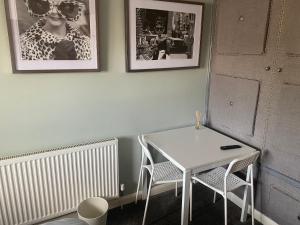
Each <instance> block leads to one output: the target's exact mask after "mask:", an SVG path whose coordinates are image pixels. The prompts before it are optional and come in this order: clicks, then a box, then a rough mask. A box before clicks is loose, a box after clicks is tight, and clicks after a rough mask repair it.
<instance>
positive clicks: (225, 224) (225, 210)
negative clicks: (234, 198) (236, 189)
mask: <svg viewBox="0 0 300 225" xmlns="http://www.w3.org/2000/svg"><path fill="white" fill-rule="evenodd" d="M224 225H227V195H225V196H224Z"/></svg>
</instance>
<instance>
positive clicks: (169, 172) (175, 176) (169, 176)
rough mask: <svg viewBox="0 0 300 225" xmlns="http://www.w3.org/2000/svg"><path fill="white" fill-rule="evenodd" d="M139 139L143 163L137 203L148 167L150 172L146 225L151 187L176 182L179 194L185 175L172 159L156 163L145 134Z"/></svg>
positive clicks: (144, 220) (145, 213) (143, 224)
mask: <svg viewBox="0 0 300 225" xmlns="http://www.w3.org/2000/svg"><path fill="white" fill-rule="evenodd" d="M138 141H139V143H140V145H141V147H142V163H141V168H140V173H139V180H138V186H137V192H136V200H135V202H136V203H137V201H138V194H139V190H140V183H141V182H142V185H141V186H143V174H144V169H146V170H147V171H148V172H149V173H150V181H149V188H148V193H147V199H146V205H145V211H144V217H143V223H142V225H145V222H146V215H147V209H148V203H149V197H150V193H151V188H152V187H153V186H154V185H158V184H165V183H176V187H175V195H176V196H177V183H178V182H182V179H183V175H182V172H181V171H180V170H179V169H178V168H177V167H176V166H175V165H174V164H173V163H171V162H170V161H167V162H161V163H154V161H153V159H152V156H151V153H150V151H149V149H148V148H147V144H146V142H145V139H144V136H138ZM145 157H146V158H145ZM145 159H148V160H149V162H150V164H145ZM190 202H191V201H190Z"/></svg>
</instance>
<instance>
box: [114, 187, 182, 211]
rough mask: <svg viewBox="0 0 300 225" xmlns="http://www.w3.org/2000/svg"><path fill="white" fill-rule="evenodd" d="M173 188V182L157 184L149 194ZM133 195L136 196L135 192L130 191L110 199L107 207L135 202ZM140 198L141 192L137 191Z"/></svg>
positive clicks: (156, 193) (152, 194)
mask: <svg viewBox="0 0 300 225" xmlns="http://www.w3.org/2000/svg"><path fill="white" fill-rule="evenodd" d="M179 186H180V185H179V184H178V187H179ZM173 189H175V184H173V183H171V184H161V185H157V186H154V187H153V188H152V190H151V196H154V195H158V194H161V193H163V192H166V191H170V190H173ZM135 196H136V193H131V194H128V195H124V196H121V197H120V198H118V199H111V200H109V208H110V209H113V208H117V207H120V206H122V205H127V204H130V203H133V202H135ZM141 198H142V192H139V196H138V199H139V200H140V199H141Z"/></svg>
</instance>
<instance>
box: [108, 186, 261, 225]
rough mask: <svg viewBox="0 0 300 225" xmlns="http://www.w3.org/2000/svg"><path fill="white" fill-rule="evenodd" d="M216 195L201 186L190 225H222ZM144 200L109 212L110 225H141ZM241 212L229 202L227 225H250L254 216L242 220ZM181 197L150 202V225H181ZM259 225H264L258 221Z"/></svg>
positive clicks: (171, 195)
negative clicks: (214, 198) (214, 197)
mask: <svg viewBox="0 0 300 225" xmlns="http://www.w3.org/2000/svg"><path fill="white" fill-rule="evenodd" d="M212 199H213V192H212V191H211V190H209V189H207V188H204V187H202V186H200V185H194V190H193V221H192V222H191V223H190V225H223V224H224V201H223V200H222V199H221V198H219V199H218V201H217V202H216V203H215V204H213V202H212ZM144 207H145V201H140V202H139V203H138V204H129V205H126V206H124V207H123V209H121V208H116V209H113V210H110V211H109V214H108V221H107V224H108V225H141V223H142V219H143V214H144ZM240 215H241V209H240V208H239V207H237V206H236V205H234V204H233V203H231V202H230V201H228V225H251V217H250V216H249V217H248V220H247V222H245V223H241V222H240V221H239V219H240ZM180 217H181V195H180V194H179V196H178V197H177V198H176V197H175V195H174V191H169V192H165V193H162V194H160V195H156V196H152V197H151V198H150V201H149V209H148V214H147V220H146V221H147V222H146V224H147V225H180ZM255 224H256V225H261V224H260V223H258V222H256V223H255Z"/></svg>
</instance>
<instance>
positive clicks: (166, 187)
mask: <svg viewBox="0 0 300 225" xmlns="http://www.w3.org/2000/svg"><path fill="white" fill-rule="evenodd" d="M173 189H175V185H174V184H162V185H158V186H156V187H153V189H152V191H151V196H153V195H157V194H161V193H163V192H166V191H170V190H173ZM141 196H142V195H141V193H139V197H138V198H139V199H141ZM228 199H229V200H230V201H232V202H233V203H234V204H236V205H237V206H239V207H242V203H243V200H242V199H241V198H239V197H238V196H237V195H235V194H232V193H229V194H228ZM134 201H135V193H132V194H128V195H125V196H122V197H120V198H119V199H114V200H110V201H109V205H110V208H116V207H119V206H121V205H127V204H130V203H133V202H134ZM248 212H249V213H250V208H249V210H248ZM254 217H255V219H256V220H257V221H259V222H260V223H262V224H263V225H279V224H278V223H276V222H274V221H273V220H271V219H270V218H269V217H267V216H266V215H264V214H263V213H261V212H260V211H258V210H256V209H255V211H254Z"/></svg>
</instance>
